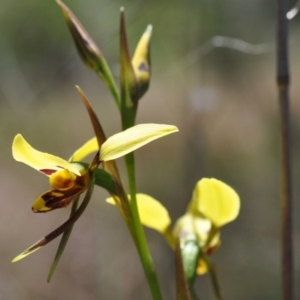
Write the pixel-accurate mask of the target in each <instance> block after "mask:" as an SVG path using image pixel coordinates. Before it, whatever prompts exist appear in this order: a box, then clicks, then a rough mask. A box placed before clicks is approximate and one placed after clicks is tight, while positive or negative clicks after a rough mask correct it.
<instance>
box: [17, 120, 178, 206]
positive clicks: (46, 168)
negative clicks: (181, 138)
mask: <svg viewBox="0 0 300 300" xmlns="http://www.w3.org/2000/svg"><path fill="white" fill-rule="evenodd" d="M176 131H178V129H177V127H175V126H171V125H162V124H140V125H137V126H134V127H132V128H130V129H128V130H125V131H123V132H120V133H117V134H115V135H113V136H111V137H110V138H108V139H107V140H106V141H105V142H104V143H103V144H102V146H101V148H100V154H99V158H98V162H99V163H100V162H102V161H108V160H113V159H116V158H119V157H121V156H124V155H126V154H128V153H130V152H132V151H134V150H136V149H138V148H140V147H142V146H144V145H145V144H147V143H149V142H151V141H153V140H155V139H158V138H160V137H163V136H165V135H168V134H171V133H173V132H176ZM98 148H99V147H98V143H97V140H96V139H95V138H94V139H92V142H88V143H86V144H84V145H83V146H82V147H80V148H79V149H78V150H77V151H76V152H75V153H74V155H73V156H72V157H71V158H70V160H69V162H68V161H66V160H64V159H62V158H59V157H57V156H54V155H51V154H48V153H43V152H40V151H38V150H36V149H34V148H33V147H31V146H30V145H29V143H28V142H27V141H26V140H25V139H24V138H23V136H22V135H21V134H17V135H16V137H15V138H14V141H13V145H12V150H13V157H14V159H15V160H16V161H19V162H23V163H25V164H27V165H29V166H30V167H32V168H34V169H36V170H38V171H39V172H41V173H43V174H44V175H46V176H48V177H49V181H50V185H51V187H52V189H51V190H49V191H47V192H45V193H43V194H42V195H41V196H39V197H38V198H37V199H36V200H35V202H34V203H33V206H32V210H33V211H34V212H48V211H51V210H53V209H57V208H61V207H65V206H67V205H68V204H69V203H70V202H71V201H72V200H73V199H74V197H75V196H77V195H79V194H81V193H83V192H84V191H85V190H86V189H87V187H88V186H89V184H90V182H91V175H90V172H89V169H85V168H84V167H83V166H82V165H80V164H76V163H71V162H74V161H81V160H82V159H83V158H84V157H86V156H87V155H89V154H90V153H92V152H95V151H98Z"/></svg>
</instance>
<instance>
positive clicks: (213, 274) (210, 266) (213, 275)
mask: <svg viewBox="0 0 300 300" xmlns="http://www.w3.org/2000/svg"><path fill="white" fill-rule="evenodd" d="M202 258H203V260H204V261H205V263H206V264H207V267H208V272H209V276H210V280H211V283H212V286H213V290H214V293H215V298H216V300H223V299H224V298H223V296H222V292H221V287H220V283H219V280H218V275H217V271H216V268H215V266H214V265H213V264H212V263H211V262H210V260H209V258H208V257H207V256H206V255H204V254H203V255H202Z"/></svg>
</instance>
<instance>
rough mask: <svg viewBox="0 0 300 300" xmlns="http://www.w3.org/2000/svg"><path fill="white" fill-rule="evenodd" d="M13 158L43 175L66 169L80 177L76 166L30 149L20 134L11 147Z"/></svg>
mask: <svg viewBox="0 0 300 300" xmlns="http://www.w3.org/2000/svg"><path fill="white" fill-rule="evenodd" d="M12 151H13V157H14V159H15V160H16V161H19V162H22V163H24V164H27V165H28V166H30V167H32V168H34V169H36V170H38V171H40V172H42V173H43V174H45V175H51V172H52V173H53V171H57V170H61V169H62V168H63V169H67V170H69V171H71V172H73V173H75V174H76V175H79V176H80V172H79V170H78V167H77V166H76V165H72V164H70V163H69V162H67V161H66V160H64V159H62V158H60V157H57V156H54V155H51V154H48V153H44V152H40V151H38V150H36V149H34V148H32V147H31V146H30V145H29V144H28V143H27V141H26V140H25V139H24V138H23V136H22V135H21V134H17V135H16V136H15V138H14V141H13V145H12Z"/></svg>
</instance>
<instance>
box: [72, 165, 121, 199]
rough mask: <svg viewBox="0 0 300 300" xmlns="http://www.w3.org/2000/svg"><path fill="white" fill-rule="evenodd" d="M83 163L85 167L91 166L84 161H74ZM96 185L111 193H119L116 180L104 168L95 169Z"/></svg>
mask: <svg viewBox="0 0 300 300" xmlns="http://www.w3.org/2000/svg"><path fill="white" fill-rule="evenodd" d="M72 163H76V164H80V165H82V166H83V167H84V168H85V169H86V168H88V167H89V164H87V163H84V162H72ZM94 180H95V185H98V186H100V187H102V188H104V189H106V190H107V191H108V192H109V193H112V194H114V195H117V189H116V182H115V180H114V179H113V177H112V176H111V175H110V174H109V173H108V172H106V171H105V170H103V169H96V170H95V171H94Z"/></svg>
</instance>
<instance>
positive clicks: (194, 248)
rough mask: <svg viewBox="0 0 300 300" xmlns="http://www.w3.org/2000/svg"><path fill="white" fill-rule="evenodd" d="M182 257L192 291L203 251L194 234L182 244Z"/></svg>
mask: <svg viewBox="0 0 300 300" xmlns="http://www.w3.org/2000/svg"><path fill="white" fill-rule="evenodd" d="M181 255H182V260H183V266H184V272H185V276H186V278H187V281H188V284H189V287H190V289H192V287H193V285H194V282H195V278H196V275H197V272H196V271H197V266H198V261H199V257H200V255H201V249H200V247H199V242H198V240H197V237H196V236H195V235H194V234H191V235H189V236H188V237H187V239H186V240H185V241H184V243H183V244H181Z"/></svg>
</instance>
